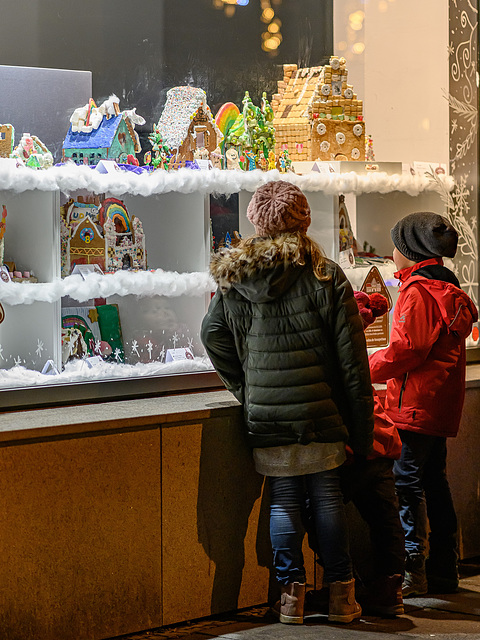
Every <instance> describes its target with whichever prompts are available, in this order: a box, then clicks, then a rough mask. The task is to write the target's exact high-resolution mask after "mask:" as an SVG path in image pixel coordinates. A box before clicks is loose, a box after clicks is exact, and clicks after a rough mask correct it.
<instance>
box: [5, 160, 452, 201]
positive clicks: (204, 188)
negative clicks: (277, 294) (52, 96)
mask: <svg viewBox="0 0 480 640" xmlns="http://www.w3.org/2000/svg"><path fill="white" fill-rule="evenodd" d="M312 164H313V163H312ZM273 180H285V181H286V182H291V183H293V184H296V185H297V186H298V187H300V189H302V190H303V191H307V192H308V191H312V192H318V191H323V192H324V193H326V194H327V195H340V194H347V193H352V194H354V195H357V196H358V195H361V194H363V193H375V192H376V193H390V192H392V191H403V192H406V193H408V194H409V195H411V196H416V195H418V194H420V193H422V192H424V191H435V190H437V189H438V184H437V183H440V184H442V183H443V184H444V186H445V188H446V189H447V190H448V191H450V190H452V189H453V186H454V181H453V178H452V177H451V176H436V178H435V181H434V180H430V179H429V178H427V177H423V176H419V175H415V176H412V175H410V174H394V175H389V174H387V173H384V172H380V171H379V172H376V171H375V172H374V171H372V172H369V173H366V174H357V173H355V172H353V171H350V172H348V173H325V174H323V173H322V174H321V173H318V172H311V173H307V174H304V175H297V174H295V173H280V172H279V171H277V170H276V169H274V170H272V171H261V170H260V169H256V170H255V171H239V170H229V171H228V170H221V169H211V170H210V171H200V170H193V169H179V170H178V171H164V170H161V169H159V170H157V171H153V172H151V173H146V172H145V173H142V174H135V173H133V172H130V171H117V172H115V173H108V174H102V173H99V172H98V171H96V170H94V169H90V168H89V167H86V166H77V165H75V164H73V163H68V164H65V165H63V166H58V167H52V168H51V169H47V170H44V171H29V170H26V169H25V168H24V167H21V168H16V167H12V166H9V165H6V166H2V167H1V168H0V190H5V191H13V192H15V193H22V192H23V191H32V190H35V189H38V190H39V191H57V190H60V191H62V192H63V193H65V194H70V193H73V192H74V191H78V190H80V189H85V190H87V191H89V192H91V193H99V194H100V193H105V192H108V193H109V194H111V195H112V196H115V197H120V196H122V195H141V196H145V197H148V196H151V195H156V194H162V193H170V192H178V193H194V192H197V193H203V194H207V193H219V194H220V193H221V194H226V195H231V194H232V193H237V192H239V191H243V190H245V191H250V192H253V191H255V190H256V189H258V187H260V186H262V185H263V184H265V183H267V182H271V181H273Z"/></svg>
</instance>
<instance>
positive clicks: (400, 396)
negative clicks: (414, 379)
mask: <svg viewBox="0 0 480 640" xmlns="http://www.w3.org/2000/svg"><path fill="white" fill-rule="evenodd" d="M407 379H408V371H407V373H406V374H405V376H404V378H403V382H402V386H401V387H400V395H399V396H398V410H399V411H401V409H402V401H403V394H404V393H405V387H406V386H407Z"/></svg>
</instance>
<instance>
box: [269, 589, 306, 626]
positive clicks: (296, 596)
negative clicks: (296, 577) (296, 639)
mask: <svg viewBox="0 0 480 640" xmlns="http://www.w3.org/2000/svg"><path fill="white" fill-rule="evenodd" d="M304 605H305V584H300V582H291V583H290V584H287V585H282V590H281V595H280V600H279V601H278V602H277V603H276V604H275V606H274V607H273V612H274V613H275V614H276V615H278V616H279V619H280V622H283V623H284V624H303V608H304Z"/></svg>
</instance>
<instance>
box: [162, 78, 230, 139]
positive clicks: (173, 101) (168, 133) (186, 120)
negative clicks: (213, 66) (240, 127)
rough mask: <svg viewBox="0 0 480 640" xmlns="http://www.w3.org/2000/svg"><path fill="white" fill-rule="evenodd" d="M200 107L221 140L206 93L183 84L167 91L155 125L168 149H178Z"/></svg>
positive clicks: (221, 135) (220, 133) (221, 136)
mask: <svg viewBox="0 0 480 640" xmlns="http://www.w3.org/2000/svg"><path fill="white" fill-rule="evenodd" d="M200 107H202V109H203V112H204V113H205V114H206V116H207V118H208V119H209V121H210V124H211V125H212V126H213V127H214V128H215V131H216V132H217V136H218V140H221V139H222V138H223V134H222V132H221V131H220V129H219V128H218V127H217V125H216V124H215V120H214V118H213V116H212V113H211V111H210V108H209V107H208V105H207V94H206V93H205V91H204V90H203V89H198V88H196V87H186V86H185V87H173V88H172V89H169V90H168V91H167V102H166V103H165V107H164V109H163V112H162V115H161V116H160V120H159V121H158V125H157V127H158V129H159V131H160V135H161V136H162V140H163V143H164V144H166V145H167V146H168V147H170V149H178V148H179V147H180V146H181V144H182V143H183V141H184V140H185V137H186V135H187V131H188V127H189V126H190V123H191V121H192V117H193V116H194V115H195V114H196V113H197V111H198V109H199V108H200Z"/></svg>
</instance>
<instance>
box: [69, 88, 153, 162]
mask: <svg viewBox="0 0 480 640" xmlns="http://www.w3.org/2000/svg"><path fill="white" fill-rule="evenodd" d="M119 102H120V101H119V99H118V98H117V96H116V95H115V94H112V95H111V96H110V97H109V98H108V100H104V102H102V104H101V105H100V106H99V107H97V106H96V104H95V102H94V101H93V100H89V102H88V103H87V104H86V105H84V106H83V107H79V108H78V109H75V111H74V112H73V113H72V115H71V117H70V128H69V130H68V133H67V136H66V138H65V141H64V143H63V148H64V149H90V148H91V149H102V148H108V147H110V146H111V144H112V142H113V139H114V137H115V133H116V131H117V129H118V126H119V125H120V122H121V120H122V118H123V119H124V120H125V121H126V122H127V125H128V124H130V125H131V127H130V128H129V131H130V129H131V131H130V133H131V135H132V139H133V141H134V142H137V136H136V133H135V131H134V129H135V125H136V124H145V119H144V118H142V116H139V115H138V114H137V113H136V112H135V109H129V110H126V111H123V112H120V111H119V106H118V105H119Z"/></svg>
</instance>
